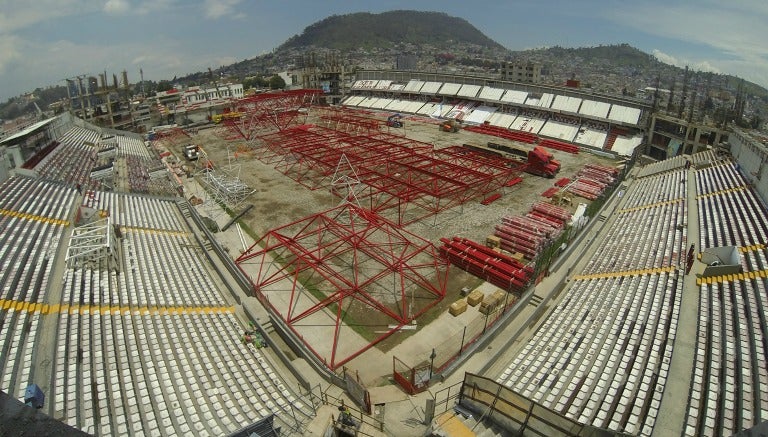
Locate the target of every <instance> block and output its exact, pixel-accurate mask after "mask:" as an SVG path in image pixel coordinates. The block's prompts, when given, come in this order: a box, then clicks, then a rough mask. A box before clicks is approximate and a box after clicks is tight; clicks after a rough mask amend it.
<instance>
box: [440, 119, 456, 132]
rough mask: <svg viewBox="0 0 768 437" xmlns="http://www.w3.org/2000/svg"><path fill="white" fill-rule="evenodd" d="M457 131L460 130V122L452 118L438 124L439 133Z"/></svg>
mask: <svg viewBox="0 0 768 437" xmlns="http://www.w3.org/2000/svg"><path fill="white" fill-rule="evenodd" d="M459 129H461V122H460V121H458V120H455V119H453V118H449V119H447V120H445V121H442V122H440V131H442V132H458V131H459Z"/></svg>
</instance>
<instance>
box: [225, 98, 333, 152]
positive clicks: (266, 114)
mask: <svg viewBox="0 0 768 437" xmlns="http://www.w3.org/2000/svg"><path fill="white" fill-rule="evenodd" d="M321 94H322V91H321V90H312V89H300V90H291V91H281V92H273V93H262V94H254V95H252V96H248V97H245V98H242V99H240V100H237V101H236V102H234V109H233V110H234V111H237V112H241V113H242V114H243V116H242V117H240V119H230V120H225V121H223V122H222V124H224V125H225V126H227V127H228V128H229V129H230V131H231V132H232V134H233V135H231V136H230V138H240V139H244V140H246V141H250V140H253V139H254V138H255V137H256V136H257V135H259V134H264V133H266V132H272V131H275V130H277V131H281V130H284V129H286V128H288V127H289V126H290V125H291V124H293V123H294V121H295V120H296V118H297V117H298V116H299V114H300V113H301V110H303V109H306V108H308V107H309V106H312V105H313V104H316V103H317V99H318V98H319V96H320V95H321Z"/></svg>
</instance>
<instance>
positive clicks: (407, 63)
mask: <svg viewBox="0 0 768 437" xmlns="http://www.w3.org/2000/svg"><path fill="white" fill-rule="evenodd" d="M417 61H418V59H417V58H416V55H414V54H413V53H401V54H399V55H397V58H395V70H415V69H416V68H417Z"/></svg>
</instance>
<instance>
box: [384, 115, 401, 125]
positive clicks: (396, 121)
mask: <svg viewBox="0 0 768 437" xmlns="http://www.w3.org/2000/svg"><path fill="white" fill-rule="evenodd" d="M387 126H389V127H403V126H405V123H403V116H402V115H400V114H392V115H390V116H389V118H387Z"/></svg>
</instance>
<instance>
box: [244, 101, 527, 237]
mask: <svg viewBox="0 0 768 437" xmlns="http://www.w3.org/2000/svg"><path fill="white" fill-rule="evenodd" d="M342 114H343V112H338V113H336V114H335V116H341V115H342ZM337 123H338V121H337ZM259 140H260V142H258V144H255V143H254V144H255V145H254V156H256V157H257V158H258V159H260V160H261V161H262V162H265V163H267V164H270V165H274V166H275V169H277V170H278V171H280V172H282V173H283V174H285V175H287V176H289V177H291V178H292V179H294V180H295V181H297V182H299V183H300V184H302V185H304V186H305V187H307V188H309V189H312V190H315V189H320V188H330V185H331V179H332V176H333V174H334V172H335V171H336V167H337V165H338V163H339V161H340V159H341V156H342V155H344V156H345V157H346V158H347V159H348V160H349V162H350V164H351V165H352V167H353V168H354V169H355V172H356V174H357V177H358V178H359V180H360V181H361V182H362V183H363V184H364V188H363V189H362V190H361V192H359V193H357V199H358V200H359V201H360V205H361V206H363V207H365V208H367V209H369V210H371V211H374V212H376V213H378V214H380V215H382V216H384V217H385V218H387V219H388V220H390V221H392V222H394V223H396V224H397V225H399V226H404V225H407V224H410V223H413V222H416V221H419V220H422V219H424V218H426V217H429V216H432V215H435V214H437V213H439V212H442V211H445V210H448V209H450V208H454V207H456V206H459V205H462V204H464V203H466V202H470V201H473V200H478V201H479V200H480V199H482V198H484V197H485V196H486V195H487V194H488V193H491V192H493V191H495V190H498V189H501V188H502V187H504V186H505V185H506V184H507V183H508V182H509V181H511V180H513V179H515V178H516V177H518V176H519V174H520V172H521V170H522V167H521V164H520V163H518V162H517V161H515V160H510V159H506V158H502V157H499V156H495V155H491V154H484V153H481V152H477V151H473V150H469V149H466V148H462V147H449V148H444V149H439V150H435V149H434V147H433V146H432V145H431V144H428V143H423V142H419V141H415V140H410V139H407V138H404V137H401V136H397V135H391V134H387V133H384V132H377V133H375V134H374V135H351V134H347V133H345V132H339V131H337V130H333V129H328V128H323V127H319V126H300V127H293V128H290V129H286V130H283V131H281V132H274V133H271V134H268V135H262V136H260V137H259ZM339 195H341V193H339Z"/></svg>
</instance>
